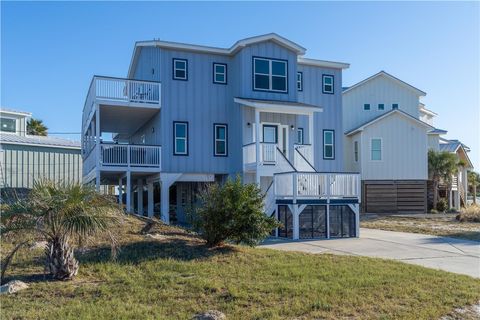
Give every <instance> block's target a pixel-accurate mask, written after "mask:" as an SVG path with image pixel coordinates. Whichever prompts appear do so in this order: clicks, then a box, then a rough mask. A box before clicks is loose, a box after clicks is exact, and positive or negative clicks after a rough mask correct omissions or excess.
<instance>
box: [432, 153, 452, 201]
mask: <svg viewBox="0 0 480 320" xmlns="http://www.w3.org/2000/svg"><path fill="white" fill-rule="evenodd" d="M458 166H459V162H458V161H457V157H456V156H455V155H454V154H453V153H450V152H446V151H443V152H437V151H433V150H429V151H428V172H429V176H430V178H431V179H432V181H433V207H434V208H436V207H437V203H438V186H439V184H440V181H442V180H443V181H444V182H446V183H447V185H448V186H449V188H450V187H451V182H452V176H453V175H454V174H455V173H456V172H457V171H458ZM449 191H450V189H449Z"/></svg>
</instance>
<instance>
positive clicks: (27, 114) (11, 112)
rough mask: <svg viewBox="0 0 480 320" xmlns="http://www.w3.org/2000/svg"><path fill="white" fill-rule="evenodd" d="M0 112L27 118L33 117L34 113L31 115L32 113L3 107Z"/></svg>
mask: <svg viewBox="0 0 480 320" xmlns="http://www.w3.org/2000/svg"><path fill="white" fill-rule="evenodd" d="M0 112H2V113H10V114H16V115H21V116H26V117H31V116H32V113H31V112H27V111H20V110H13V109H9V108H4V107H1V108H0Z"/></svg>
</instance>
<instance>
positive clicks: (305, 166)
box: [293, 145, 315, 172]
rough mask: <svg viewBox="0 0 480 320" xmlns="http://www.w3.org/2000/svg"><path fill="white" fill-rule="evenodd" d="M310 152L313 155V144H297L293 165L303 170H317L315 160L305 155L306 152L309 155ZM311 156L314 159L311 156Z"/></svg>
mask: <svg viewBox="0 0 480 320" xmlns="http://www.w3.org/2000/svg"><path fill="white" fill-rule="evenodd" d="M305 151H306V152H305ZM309 153H310V155H311V146H306V145H296V146H295V151H294V152H293V165H294V166H295V169H297V170H298V171H302V172H315V168H314V167H313V162H312V161H311V160H309V159H308V158H307V157H306V156H305V154H306V155H307V156H308V154H309ZM309 158H310V159H312V157H311V156H310V157H309Z"/></svg>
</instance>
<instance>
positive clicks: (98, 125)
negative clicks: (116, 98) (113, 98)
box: [95, 104, 100, 192]
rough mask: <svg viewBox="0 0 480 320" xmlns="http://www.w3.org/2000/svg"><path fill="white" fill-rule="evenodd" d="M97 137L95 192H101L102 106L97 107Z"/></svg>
mask: <svg viewBox="0 0 480 320" xmlns="http://www.w3.org/2000/svg"><path fill="white" fill-rule="evenodd" d="M95 136H96V139H95V140H96V142H97V144H96V145H95V152H96V154H97V163H96V175H95V190H97V192H99V191H100V169H99V165H100V106H99V105H98V104H96V105H95Z"/></svg>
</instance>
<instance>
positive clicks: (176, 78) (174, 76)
mask: <svg viewBox="0 0 480 320" xmlns="http://www.w3.org/2000/svg"><path fill="white" fill-rule="evenodd" d="M177 62H183V63H184V66H185V67H184V68H183V69H182V68H177ZM187 64H188V61H187V60H186V59H180V58H173V79H175V80H187V79H188V74H187V69H188V67H187ZM177 70H179V71H184V72H185V77H183V78H182V77H177Z"/></svg>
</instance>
